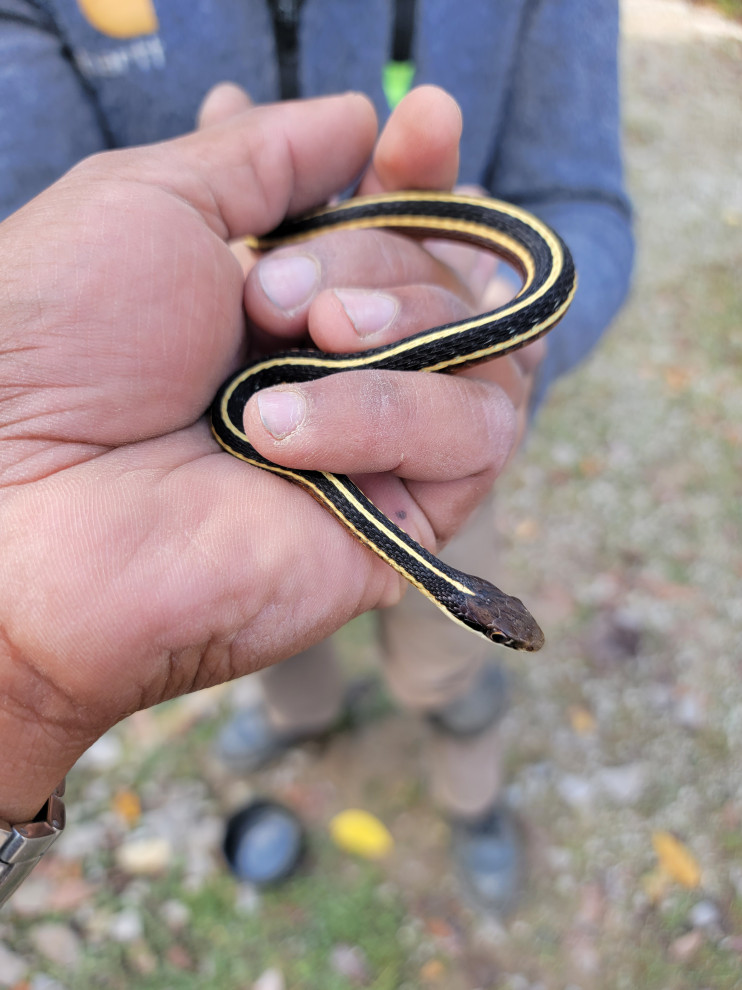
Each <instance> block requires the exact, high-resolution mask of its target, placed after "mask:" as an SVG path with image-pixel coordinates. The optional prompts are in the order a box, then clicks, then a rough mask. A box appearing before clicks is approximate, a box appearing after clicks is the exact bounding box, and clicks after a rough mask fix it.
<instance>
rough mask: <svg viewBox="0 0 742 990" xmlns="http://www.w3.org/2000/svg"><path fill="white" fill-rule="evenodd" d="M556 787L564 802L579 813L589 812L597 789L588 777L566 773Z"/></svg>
mask: <svg viewBox="0 0 742 990" xmlns="http://www.w3.org/2000/svg"><path fill="white" fill-rule="evenodd" d="M556 786H557V791H558V792H559V796H560V797H561V798H562V800H563V801H565V802H566V803H567V804H568V805H569V806H570V807H572V808H577V809H578V810H579V811H585V810H587V809H588V808H589V807H590V805H591V804H592V803H593V800H594V798H595V787H594V785H593V783H592V781H591V780H590V779H589V778H587V777H580V776H578V775H577V774H573V773H565V774H564V775H563V776H562V777H561V779H560V780H558V781H557V785H556Z"/></svg>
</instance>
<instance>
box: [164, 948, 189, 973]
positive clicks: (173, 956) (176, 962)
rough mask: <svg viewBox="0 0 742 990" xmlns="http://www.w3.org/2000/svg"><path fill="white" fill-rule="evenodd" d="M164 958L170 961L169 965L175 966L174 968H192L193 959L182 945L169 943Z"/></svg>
mask: <svg viewBox="0 0 742 990" xmlns="http://www.w3.org/2000/svg"><path fill="white" fill-rule="evenodd" d="M165 958H166V959H167V961H168V962H169V963H170V965H171V966H175V968H176V969H182V970H191V969H193V959H192V958H191V955H190V953H189V952H188V950H187V949H185V948H184V947H183V946H182V945H171V946H170V948H169V949H168V950H167V952H166V953H165Z"/></svg>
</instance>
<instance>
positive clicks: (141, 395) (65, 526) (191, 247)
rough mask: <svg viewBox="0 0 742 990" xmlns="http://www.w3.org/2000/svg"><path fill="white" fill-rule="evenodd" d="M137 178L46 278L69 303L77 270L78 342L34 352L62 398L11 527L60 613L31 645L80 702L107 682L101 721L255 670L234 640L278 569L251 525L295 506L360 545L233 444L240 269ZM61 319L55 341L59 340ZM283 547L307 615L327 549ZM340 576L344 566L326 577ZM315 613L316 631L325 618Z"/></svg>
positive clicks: (197, 224)
mask: <svg viewBox="0 0 742 990" xmlns="http://www.w3.org/2000/svg"><path fill="white" fill-rule="evenodd" d="M121 192H122V196H121V201H120V202H118V201H117V197H116V196H113V197H112V196H111V195H110V191H109V190H107V193H106V195H107V199H112V200H113V203H110V202H108V203H106V204H105V205H104V206H103V207H102V208H101V209H100V220H99V224H98V225H97V228H96V242H95V243H93V244H89V243H87V242H83V243H82V244H79V243H78V244H77V245H75V251H74V253H72V254H69V252H68V254H67V256H66V257H65V254H64V247H65V246H64V245H62V244H54V243H52V244H51V245H50V250H51V251H52V253H53V254H55V255H56V256H58V257H59V258H60V259H61V260H60V263H59V264H58V265H57V266H56V267H55V269H54V277H53V279H51V280H49V279H48V278H47V279H46V280H45V281H44V279H43V278H40V279H39V284H42V285H44V290H43V291H44V294H45V297H46V298H47V299H48V301H49V303H48V304H49V307H50V311H54V310H53V304H54V300H55V299H56V297H57V296H58V295H61V293H60V292H59V287H58V285H57V282H59V283H60V285H62V284H68V283H69V280H70V279H71V278H73V277H74V278H75V279H76V280H77V282H78V284H79V285H80V290H79V293H78V295H77V297H76V299H75V307H76V311H77V313H79V314H81V315H80V318H78V319H76V320H75V316H76V314H73V313H69V314H68V316H69V326H68V328H67V329H68V330H69V332H70V333H73V334H74V336H75V339H79V341H80V347H79V348H78V347H77V346H75V345H74V343H72V346H68V347H66V349H63V350H62V349H60V350H59V357H58V360H56V361H55V362H54V363H52V362H51V361H49V360H46V359H45V356H44V355H43V354H41V355H39V354H38V351H37V352H36V354H35V358H36V360H38V359H39V358H41V359H42V360H41V361H40V362H39V363H40V364H41V365H42V366H43V367H45V368H48V369H50V372H47V375H48V378H47V381H40V382H37V383H35V391H34V395H33V401H34V402H35V403H36V402H38V403H39V406H40V408H46V409H47V410H50V409H51V410H53V411H52V412H51V413H49V412H47V413H46V414H45V415H44V416H43V418H42V417H39V419H38V421H34V426H33V430H34V441H33V446H34V448H35V450H36V456H34V457H31V458H30V459H27V460H26V461H25V462H24V464H25V465H26V467H25V468H24V471H25V472H27V474H26V480H29V481H32V482H33V483H32V484H28V485H26V486H24V487H25V488H26V498H25V499H24V500H23V503H22V506H19V511H18V513H17V514H16V515H15V516H14V517H13V516H11V526H10V527H9V529H10V531H11V532H12V533H13V534H14V535H15V537H16V539H15V540H14V541H13V542H14V544H15V547H14V550H15V552H14V554H13V556H12V559H13V577H12V585H13V587H17V588H22V589H25V590H26V592H27V594H28V595H29V596H32V597H33V602H31V600H30V597H29V599H28V600H27V601H26V603H25V604H26V606H27V607H29V608H30V607H33V608H35V609H40V610H43V613H44V614H46V615H54V616H55V637H54V642H53V643H48V642H47V639H48V637H47V636H46V633H45V629H44V626H39V631H40V636H39V639H38V641H36V642H28V641H27V642H25V643H24V644H22V649H23V652H24V653H25V654H27V655H28V656H30V657H32V658H33V659H34V662H35V663H36V664H44V665H46V664H47V663H48V662H50V661H51V659H52V658H51V657H45V653H46V651H47V650H48V649H52V650H53V651H54V659H55V661H56V662H59V661H60V660H62V659H63V658H64V659H66V662H65V663H63V664H60V666H61V668H62V669H64V670H65V671H66V681H65V684H64V686H63V687H64V690H65V692H66V693H68V694H69V695H71V696H73V697H75V698H76V699H77V703H78V704H83V705H84V704H85V699H86V697H89V698H90V699H91V701H92V699H95V701H96V704H97V705H100V687H101V683H102V682H105V684H106V686H107V693H108V695H109V697H110V701H111V712H110V713H109V712H105V711H100V712H99V715H100V717H101V721H104V720H106V719H107V718H108V717H109V716H110V715H111V714H112V713H114V712H119V711H121V710H124V709H125V710H132V709H134V708H137V707H140V706H141V705H143V704H147V703H153V702H154V701H157V700H160V699H161V698H163V697H166V696H169V695H171V694H173V693H176V692H180V691H183V690H186V689H188V688H191V687H194V686H203V685H204V684H205V683H208V682H212V681H215V680H221V679H223V678H224V677H225V676H226V672H225V667H227V668H228V669H229V672H230V673H238V672H244V671H245V669H249V665H250V658H251V650H250V648H249V645H248V644H244V643H243V644H240V648H239V649H237V650H235V649H234V648H233V647H234V645H235V644H234V642H233V641H232V637H233V635H234V630H235V629H241V628H245V627H246V626H248V625H250V624H252V623H253V622H254V620H255V618H256V616H255V614H254V609H255V605H254V603H255V602H256V601H260V596H259V595H257V594H256V589H255V586H254V581H255V577H256V575H262V579H263V580H265V571H266V566H268V567H269V566H270V564H269V562H266V561H265V560H257V559H256V553H257V552H258V551H257V550H256V548H255V547H254V544H253V541H252V540H251V539H250V538H249V536H250V534H254V533H255V532H269V531H270V530H271V528H275V529H276V531H277V532H278V531H279V530H280V526H279V525H278V523H279V522H280V519H281V516H282V515H283V514H284V513H288V512H290V513H291V514H292V516H293V518H294V519H295V520H296V525H297V527H298V528H299V532H303V533H309V532H315V537H314V540H315V545H316V546H317V547H320V548H323V550H322V556H323V558H324V560H325V562H327V559H328V554H327V551H328V546H329V547H334V548H335V549H333V550H331V552H330V557H331V559H332V560H333V561H337V560H338V558H339V557H344V553H345V551H344V553H340V551H339V547H338V546H337V545H338V544H339V543H340V541H343V543H345V542H347V539H348V538H347V537H346V536H345V534H343V533H342V531H340V530H339V529H338V527H337V525H336V524H335V523H333V522H332V521H331V520H329V519H326V518H325V514H324V513H323V512H322V510H321V509H320V508H319V507H318V506H316V505H315V504H314V503H313V502H311V500H308V499H306V498H305V497H302V496H301V494H300V493H299V492H298V491H296V490H294V489H290V488H288V487H287V486H286V485H285V483H282V482H280V481H278V480H277V479H275V478H273V477H270V476H267V475H265V474H264V473H262V472H258V471H255V470H253V469H249V468H246V467H245V466H244V465H242V464H239V463H238V462H236V461H233V460H231V459H230V458H227V457H224V456H223V455H222V454H221V453H219V452H218V451H217V448H216V447H215V445H214V443H213V440H212V439H211V437H210V435H209V431H208V429H207V427H206V425H205V423H204V422H203V420H202V419H201V417H202V414H203V412H204V409H205V408H206V407H207V405H208V402H209V400H210V398H211V396H212V395H213V393H214V391H215V390H216V388H217V386H218V384H219V382H220V381H221V379H222V378H223V377H224V376H225V374H226V373H227V371H228V370H229V367H230V366H231V365H233V363H234V360H235V355H236V351H237V350H238V348H239V346H240V341H241V339H242V275H241V271H240V269H239V266H238V265H237V264H236V262H235V260H234V258H233V256H232V254H231V252H230V251H229V249H228V248H227V246H226V245H225V243H224V241H223V240H222V239H220V238H219V237H218V236H217V235H216V234H215V233H214V232H212V231H211V230H210V229H209V227H208V226H207V225H206V223H204V221H203V220H202V219H201V217H200V216H199V215H198V214H196V213H195V212H194V211H193V210H192V209H191V208H190V207H189V206H187V205H186V204H184V203H183V202H182V201H180V200H179V199H177V198H175V197H173V196H171V195H170V194H169V193H166V192H164V191H163V190H160V189H156V188H152V189H151V190H149V193H150V196H151V201H150V202H149V203H147V204H146V206H147V209H146V210H145V211H141V210H140V211H138V212H137V213H136V214H133V213H132V211H131V210H130V209H129V208H128V203H127V196H126V189H125V188H123V189H122V190H121ZM91 208H92V207H91ZM142 217H146V223H144V224H143V223H142ZM114 239H115V241H116V243H117V244H118V245H119V249H120V250H123V251H124V255H125V258H126V264H117V265H116V266H111V265H105V266H101V265H100V264H99V263H98V260H97V259H98V257H99V252H100V250H101V247H102V246H103V245H105V244H106V243H110V242H111V241H113V240H114ZM119 256H120V255H119ZM39 274H40V275H41V274H42V273H39ZM114 319H115V327H116V333H117V339H116V361H115V362H114V363H113V364H112V363H111V335H112V328H111V324H112V321H113V320H114ZM121 328H124V331H125V332H124V334H123V335H122V333H121ZM59 329H60V328H59V327H56V326H55V327H54V328H52V332H50V333H49V335H48V337H47V338H46V339H45V340H43V341H42V343H41V345H40V346H41V347H42V348H47V347H48V348H58V331H59ZM67 343H68V344H70V343H71V342H70V341H69V340H68V341H67ZM82 348H84V357H85V359H84V361H83V360H81V357H82V354H81V351H82ZM61 385H64V386H65V387H64V388H60V386H61ZM44 392H46V394H44ZM23 399H24V395H21V396H20V397H19V400H20V401H23ZM60 440H61V441H63V442H61V443H60ZM17 442H23V441H20V440H19V441H17ZM25 443H28V441H25ZM51 445H53V446H51ZM50 448H51V449H50ZM39 457H41V458H42V459H43V477H39V476H38V474H37V473H36V470H35V467H34V466H35V465H37V464H38V463H39V460H38V458H39ZM11 508H12V504H11ZM276 538H277V540H282V539H283V537H282V536H281V534H280V533H279V534H278V535H277V537H276ZM275 551H276V560H277V561H278V560H280V561H281V567H282V568H284V569H285V570H286V579H285V580H283V581H282V582H280V583H279V587H285V588H286V601H285V602H280V601H276V602H275V603H274V607H275V609H276V611H277V612H278V613H280V611H281V609H282V607H283V606H285V607H286V608H287V609H288V608H291V609H292V610H293V612H294V615H295V614H296V611H297V609H298V610H301V608H302V603H301V601H300V600H299V601H297V602H294V603H293V604H291V603H290V601H289V598H290V596H291V595H293V593H294V591H295V589H296V588H297V587H302V584H303V582H304V586H306V585H307V584H309V583H310V582H311V580H316V576H317V573H318V570H317V568H321V566H322V560H321V559H319V556H318V559H315V560H311V561H310V560H309V559H308V556H312V555H311V554H310V555H308V554H307V552H306V548H304V550H303V551H302V552H301V553H299V552H298V551H297V552H294V554H293V559H292V554H291V546H290V544H289V542H288V541H285V546H282V547H281V548H280V549H279V548H278V547H276V548H275ZM287 555H288V560H287ZM345 555H346V556H347V554H345ZM351 556H352V557H353V559H355V557H354V555H351ZM287 563H288V567H287ZM356 566H358V561H357V560H356ZM312 569H314V576H313V578H312V577H310V573H309V572H311V571H312ZM341 570H342V568H341ZM304 571H307V573H305V574H302V572H304ZM338 577H340V575H339V574H338V573H337V571H336V570H335V568H334V566H333V570H332V571H331V572H330V571H328V573H327V574H325V575H324V577H323V580H326V581H329V582H332V581H334V580H337V578H338ZM341 580H345V581H346V582H347V581H348V580H350V576H349V575H348V574H344V576H343V577H342V578H341ZM6 586H7V584H6ZM19 597H20V598H21V599H22V598H23V594H21V596H19ZM23 605H24V602H23V601H22V600H21V601H19V600H18V599H16V607H20V608H21V609H22V608H23ZM315 621H316V620H315ZM320 621H321V620H320ZM304 627H305V629H306V631H307V638H308V639H309V638H311V637H312V636H313V635H314V634H315V630H314V622H313V618H312V616H311V615H307V616H306V617H305V618H304ZM41 633H44V635H43V636H42V635H41ZM279 640H280V636H279ZM17 645H20V644H17ZM287 649H288V647H287ZM81 650H82V652H81ZM279 650H280V646H279ZM67 651H68V652H67ZM65 654H66V656H65ZM257 656H258V653H257V652H256V660H255V661H254V662H257ZM119 658H125V666H122V665H121V663H120V661H119V662H118V663H117V660H118V659H119ZM204 659H206V660H208V663H207V664H206V665H205V667H204V666H202V661H203V660H204ZM134 668H138V671H137V672H136V673H135V671H134ZM204 670H205V671H206V672H205V673H204V672H203V671H204Z"/></svg>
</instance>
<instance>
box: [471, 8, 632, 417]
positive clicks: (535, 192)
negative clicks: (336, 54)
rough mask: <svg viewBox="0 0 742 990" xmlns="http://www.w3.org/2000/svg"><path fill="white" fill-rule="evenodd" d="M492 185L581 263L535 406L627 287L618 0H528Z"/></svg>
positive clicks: (596, 334) (592, 339) (601, 327)
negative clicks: (528, 212) (548, 229)
mask: <svg viewBox="0 0 742 990" xmlns="http://www.w3.org/2000/svg"><path fill="white" fill-rule="evenodd" d="M487 186H488V188H490V189H491V190H492V191H493V192H494V193H495V194H496V195H498V196H501V197H502V198H503V199H506V200H509V201H510V202H514V203H518V204H520V205H522V206H523V207H525V208H526V209H529V210H531V212H533V213H535V214H537V215H538V216H540V217H541V218H542V219H543V220H545V221H546V222H547V223H549V224H550V225H551V226H552V227H554V229H555V230H557V231H558V232H559V233H560V234H561V236H562V237H563V239H564V240H565V241H566V243H567V244H568V246H569V248H570V250H571V251H572V254H573V256H574V259H575V264H576V267H577V272H578V290H577V293H576V296H575V300H574V302H573V304H572V307H571V308H570V310H569V312H568V313H567V315H566V316H565V318H564V320H563V321H562V323H561V324H560V325H559V326H558V327H556V328H555V330H554V331H552V333H551V334H550V335H549V338H548V349H547V357H546V360H545V362H544V364H543V365H542V368H541V371H540V376H539V381H538V383H537V389H536V395H535V403H536V404H538V403H539V402H540V401H541V399H542V398H543V396H544V395H545V393H546V391H547V389H548V387H549V385H550V384H551V383H552V382H553V381H554V379H555V378H557V377H558V376H559V375H562V374H564V373H565V372H567V371H569V370H570V369H571V368H573V367H574V366H575V365H576V364H577V363H578V362H579V361H581V360H582V359H583V358H584V357H585V356H586V355H587V354H588V353H589V352H590V351H591V349H592V348H593V346H594V345H595V344H596V343H597V341H598V340H599V338H600V337H601V335H602V334H603V332H604V331H605V329H606V328H607V326H608V324H609V323H610V321H611V320H612V318H613V317H614V315H615V314H616V312H617V311H618V309H619V307H620V305H621V303H622V302H623V300H624V298H625V296H626V294H627V291H628V287H629V281H630V276H631V270H632V265H633V254H634V240H633V235H632V230H631V210H630V205H629V201H628V198H627V196H626V192H625V189H624V179H623V167H622V158H621V124H620V107H619V92H618V9H617V3H616V2H615V0H533V2H531V4H530V6H529V8H528V11H527V14H526V17H525V20H524V24H523V29H522V32H521V37H520V41H519V51H518V54H517V58H516V59H515V61H514V70H513V73H512V78H511V87H510V91H509V93H508V97H507V103H506V107H505V113H504V117H503V124H502V126H501V128H500V135H499V139H498V141H497V147H496V148H495V150H494V153H493V156H492V158H491V160H490V168H489V174H488V181H487Z"/></svg>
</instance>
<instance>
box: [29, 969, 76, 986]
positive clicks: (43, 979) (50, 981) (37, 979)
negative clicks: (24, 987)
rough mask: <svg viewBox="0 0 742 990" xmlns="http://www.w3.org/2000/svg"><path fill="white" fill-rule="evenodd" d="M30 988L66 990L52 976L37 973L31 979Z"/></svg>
mask: <svg viewBox="0 0 742 990" xmlns="http://www.w3.org/2000/svg"><path fill="white" fill-rule="evenodd" d="M30 990H67V988H66V987H65V986H64V985H63V984H62V983H60V982H59V980H55V979H54V977H53V976H47V975H46V974H45V973H39V974H38V975H37V976H34V978H33V979H32V980H31V984H30Z"/></svg>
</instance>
